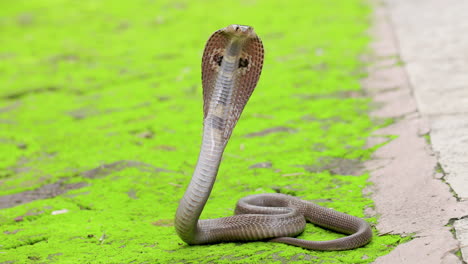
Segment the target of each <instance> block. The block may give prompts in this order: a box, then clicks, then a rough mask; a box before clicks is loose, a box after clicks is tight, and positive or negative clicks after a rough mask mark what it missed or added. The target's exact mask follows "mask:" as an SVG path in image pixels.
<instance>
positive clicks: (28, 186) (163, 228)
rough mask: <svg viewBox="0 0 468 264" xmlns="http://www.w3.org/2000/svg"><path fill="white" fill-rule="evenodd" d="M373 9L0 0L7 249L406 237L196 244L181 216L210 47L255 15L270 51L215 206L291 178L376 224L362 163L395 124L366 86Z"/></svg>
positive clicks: (370, 250) (64, 258)
mask: <svg viewBox="0 0 468 264" xmlns="http://www.w3.org/2000/svg"><path fill="white" fill-rule="evenodd" d="M228 8H229V12H226V11H225V10H227V9H228ZM370 11H371V10H370V8H369V7H368V6H367V5H364V4H363V2H362V1H358V0H342V1H333V2H331V1H328V0H322V1H313V2H310V1H294V2H290V3H289V2H288V3H286V2H283V1H241V2H240V4H239V5H233V3H232V1H209V2H208V1H206V2H204V3H203V4H195V2H191V1H178V2H173V1H149V0H147V1H133V2H131V3H130V2H128V3H127V4H126V5H124V4H116V3H115V1H99V2H97V1H79V2H77V1H65V0H41V1H39V0H35V1H34V0H29V1H15V2H9V3H8V4H6V3H2V4H0V31H1V32H2V33H1V34H0V43H1V45H0V143H1V145H0V208H2V209H1V211H0V231H1V232H0V263H29V262H37V263H55V262H56V263H130V262H132V263H133V262H134V263H192V262H195V263H224V262H225V263H256V262H262V263H264V262H269V263H275V262H276V263H301V262H308V263H370V262H372V261H373V260H374V259H376V258H377V257H378V256H381V255H384V254H387V253H388V252H390V251H391V250H392V248H394V246H396V245H397V244H398V243H400V242H401V241H402V239H401V238H400V237H399V236H393V235H385V234H383V235H377V233H376V235H375V237H374V240H373V241H372V242H371V243H370V244H369V245H367V246H366V247H364V248H360V249H356V250H352V251H342V252H315V251H308V250H303V249H300V248H296V247H291V246H286V245H281V244H273V243H264V242H254V243H225V244H219V245H207V246H194V247H189V246H187V245H185V244H184V243H182V241H181V240H180V239H179V238H178V237H177V235H176V234H175V230H174V227H173V226H172V222H173V217H174V213H175V210H176V207H177V204H178V199H180V197H181V196H182V194H183V191H184V188H185V186H186V185H187V183H188V180H189V178H190V176H191V173H192V170H193V167H194V164H195V162H196V158H197V155H198V148H199V144H200V140H201V124H202V101H201V85H200V58H201V53H202V50H203V47H204V44H205V41H206V40H207V39H208V37H209V35H210V34H211V33H212V32H213V31H214V30H217V29H219V28H221V27H224V26H226V25H229V24H232V23H239V24H248V25H252V26H254V27H255V28H256V31H257V33H258V34H259V36H260V37H261V38H262V39H263V41H264V45H265V50H266V57H265V66H264V72H263V74H262V77H261V79H260V82H259V85H258V87H257V89H256V91H255V92H254V94H253V97H252V98H251V100H250V102H249V104H248V105H247V107H246V110H245V112H244V114H243V116H242V117H241V120H240V122H239V123H238V125H237V127H236V129H235V131H234V133H233V136H232V138H231V141H230V143H229V145H228V148H227V149H226V152H225V155H224V160H223V163H222V165H221V169H220V172H219V175H218V180H217V183H216V185H215V188H214V191H213V194H212V196H211V198H210V200H209V202H208V206H207V207H206V208H205V211H204V213H203V214H202V218H212V217H222V216H227V215H231V214H232V211H233V207H234V205H235V202H236V201H237V199H238V198H240V197H243V196H245V195H248V194H253V193H264V192H282V193H288V194H293V195H296V196H299V197H302V198H304V199H308V200H314V201H316V202H318V203H319V204H321V205H325V206H328V207H331V208H335V209H337V210H339V211H343V212H347V213H350V214H353V215H356V216H359V217H364V218H366V220H367V221H369V222H370V223H372V224H374V223H375V222H376V219H375V218H369V217H366V216H365V215H364V214H363V212H364V209H365V208H369V207H373V202H372V201H371V200H370V199H369V198H367V197H364V196H363V195H362V189H363V188H364V187H366V186H367V185H368V182H367V179H368V174H367V173H364V172H363V171H364V170H363V169H362V166H361V163H362V162H363V161H364V160H366V159H368V158H369V157H370V156H371V154H372V152H373V151H374V150H375V148H377V146H374V147H372V148H368V147H366V139H367V137H368V136H369V135H370V133H371V132H372V131H373V130H375V129H376V128H377V127H379V126H381V125H383V124H387V123H388V122H387V121H385V120H371V119H370V118H369V116H368V110H369V105H370V101H369V99H367V98H366V97H365V96H364V93H363V92H362V90H361V87H360V84H359V80H360V79H361V78H362V77H363V76H364V75H365V74H364V72H363V66H364V65H362V63H361V62H360V61H361V60H360V59H359V58H360V55H362V54H363V53H366V52H367V50H366V47H367V45H368V42H369V37H368V35H367V32H366V30H367V28H368V26H369V13H370ZM207 14H209V15H207ZM390 138H391V137H389V139H390ZM339 236H341V235H338V234H333V233H330V232H327V231H324V230H322V229H319V228H315V227H313V226H312V225H308V227H307V229H306V231H305V232H304V234H303V235H301V237H302V238H305V239H316V240H319V239H330V238H335V237H339Z"/></svg>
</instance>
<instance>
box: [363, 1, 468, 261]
mask: <svg viewBox="0 0 468 264" xmlns="http://www.w3.org/2000/svg"><path fill="white" fill-rule="evenodd" d="M388 2H391V3H390V6H391V8H388V9H386V8H385V7H382V6H379V7H378V8H377V10H376V12H375V19H376V23H375V27H374V29H373V31H372V33H373V35H374V36H375V43H373V44H372V47H373V48H374V51H375V56H374V60H373V61H377V63H374V66H373V67H371V68H370V69H369V72H370V75H369V78H368V79H367V80H365V81H364V85H365V87H366V89H367V91H369V93H371V94H372V97H373V98H374V101H376V102H378V104H381V105H382V106H381V107H380V108H378V109H376V110H375V111H373V115H375V116H378V117H394V118H395V120H396V122H395V123H394V124H393V125H391V126H388V127H386V128H383V129H380V130H378V131H376V132H375V133H374V134H375V137H378V136H381V137H388V136H397V137H396V139H394V140H392V141H391V142H389V143H388V144H386V145H385V146H383V147H381V148H379V149H378V150H377V151H376V153H375V155H374V159H373V160H372V161H370V162H369V163H368V164H367V168H368V169H369V171H370V172H371V178H370V180H371V181H372V182H373V183H374V186H373V187H371V190H370V191H371V192H372V198H373V200H374V201H375V205H376V206H375V212H372V211H369V213H370V214H372V213H376V214H378V215H379V216H380V217H379V222H378V224H377V229H378V230H379V232H380V233H396V234H402V235H405V234H408V235H409V234H411V235H412V236H413V239H412V240H411V241H410V242H408V243H405V244H403V245H400V246H398V247H397V248H396V249H395V250H394V251H392V252H391V253H390V254H389V255H387V256H384V257H381V258H379V259H377V260H376V262H375V263H392V264H394V263H411V264H413V263H425V264H426V263H429V264H430V263H434V264H436V263H437V264H439V263H451V264H453V263H462V262H463V261H462V260H461V259H460V258H459V257H458V256H457V255H456V254H455V253H456V252H457V250H458V249H459V248H460V246H463V243H464V242H462V245H460V242H459V241H458V240H457V239H456V238H455V237H454V236H453V234H452V233H451V230H450V229H451V226H450V225H449V223H451V222H452V221H451V219H458V218H461V217H463V216H465V215H468V202H466V201H465V202H463V201H457V199H456V197H454V196H453V194H452V193H451V189H450V186H449V185H447V184H446V183H445V182H444V180H446V179H447V178H448V175H445V174H443V173H441V172H438V171H437V166H438V162H440V160H439V155H440V153H439V152H434V151H433V148H434V149H435V146H437V147H438V146H439V145H442V146H444V144H445V141H446V140H447V138H446V137H445V134H444V133H445V131H444V130H445V129H444V123H443V119H441V118H442V117H443V115H442V114H441V113H440V111H442V110H443V111H445V112H444V113H445V114H449V115H451V114H454V113H459V111H461V110H460V109H463V106H462V105H460V104H456V105H455V106H453V107H452V108H448V107H447V106H448V105H450V104H449V103H450V101H448V100H450V99H448V98H447V99H446V101H445V106H446V107H444V104H443V103H440V104H438V105H437V103H436V102H432V104H431V103H430V102H429V101H428V98H429V100H432V99H437V98H440V97H441V96H442V95H445V93H444V92H443V93H441V94H442V95H439V96H436V95H434V94H431V92H432V93H435V92H437V89H436V88H437V85H440V86H441V87H445V83H444V82H443V81H441V80H442V79H440V78H443V77H444V75H443V74H442V73H439V71H438V68H437V67H438V66H433V70H432V72H431V73H429V74H433V75H434V76H431V77H428V78H429V79H425V78H424V75H427V74H428V72H427V69H426V68H425V67H424V65H425V64H424V62H422V61H418V58H419V57H417V56H413V55H412V54H413V53H412V52H413V51H414V50H410V49H409V48H408V47H411V49H416V50H417V48H416V47H418V45H420V46H421V47H423V46H424V45H423V44H422V43H418V44H417V45H416V44H414V43H411V42H410V41H407V42H406V44H401V43H402V41H401V40H400V38H403V37H405V35H401V32H404V33H405V34H410V32H411V33H412V34H415V32H417V27H416V23H418V19H417V18H413V17H415V16H416V17H417V16H419V15H421V16H423V18H421V20H423V21H424V20H430V16H426V13H424V12H417V10H414V9H412V8H416V7H418V5H417V4H419V5H423V4H424V3H427V2H434V1H424V2H423V1H408V2H406V1H397V0H395V1H391V0H389V1H388ZM409 2H411V3H409ZM436 2H437V1H436ZM408 10H411V12H410V11H408ZM388 11H390V12H389V13H387V12H388ZM393 12H396V13H397V14H398V15H404V16H405V17H404V18H400V17H398V16H397V15H396V14H394V13H393ZM408 16H410V17H408ZM395 21H397V23H399V24H398V25H399V26H400V27H405V28H398V27H399V26H397V25H396V22H395ZM405 21H406V22H405ZM408 21H409V22H411V24H407V23H409V22H408ZM392 22H395V23H392ZM394 33H396V34H394ZM384 42H385V43H384ZM399 44H401V45H400V47H401V50H402V51H401V52H399V49H398V45H399ZM391 45H393V47H392V46H391ZM403 45H406V48H403ZM403 49H405V52H406V53H404V52H403ZM421 50H423V49H421ZM422 52H428V51H427V50H425V49H424V50H423V51H422ZM405 54H410V55H411V56H413V57H406V55H405ZM418 55H419V54H418ZM421 56H423V55H421ZM388 57H390V58H400V57H401V58H402V59H403V62H404V63H403V66H402V64H401V63H395V64H394V65H393V66H386V67H379V65H381V64H382V63H381V62H379V61H381V60H387V59H388ZM434 59H436V58H434ZM437 60H440V58H437ZM383 64H385V65H387V64H386V63H383ZM439 67H442V69H444V68H443V67H444V66H439ZM451 67H452V69H453V67H457V65H454V64H447V66H446V68H447V69H450V68H451ZM427 68H428V69H431V68H430V67H427ZM434 72H437V73H439V75H437V74H436V73H434ZM445 73H446V74H447V73H450V70H447V71H445ZM418 74H419V75H418ZM436 75H437V76H436ZM457 78H458V79H457ZM457 78H455V80H454V83H453V86H452V87H461V86H462V85H463V78H464V77H463V76H462V75H461V74H460V75H459V76H458V77H457ZM456 80H458V81H459V82H460V83H459V84H460V85H458V86H457V85H455V83H456ZM467 83H468V82H467ZM415 85H418V87H417V88H416V86H415ZM423 88H425V89H423ZM423 91H426V93H423ZM427 91H429V92H427ZM457 92H460V93H461V94H458V96H464V93H463V91H457ZM415 97H416V99H417V100H415ZM416 101H417V102H416ZM458 101H459V100H458ZM434 104H435V105H436V107H434V108H435V109H439V110H438V111H439V112H437V113H439V114H438V115H429V114H427V113H426V112H423V111H422V110H421V108H422V107H421V106H422V105H425V106H427V107H426V108H425V110H424V111H428V110H427V109H429V110H432V109H433V108H431V106H432V105H434ZM437 118H439V119H438V121H434V120H436V119H437ZM444 120H445V119H444ZM445 122H456V118H455V119H454V120H452V119H450V120H445ZM437 124H438V125H437ZM445 124H447V123H445ZM454 125H455V124H452V123H451V127H452V128H453V127H454ZM460 126H461V127H464V125H460ZM460 126H457V127H456V129H459V128H460ZM431 128H432V129H433V131H431ZM430 131H431V138H432V139H433V141H434V140H435V141H436V142H437V143H434V145H433V146H431V145H430V144H429V142H428V141H427V140H426V138H425V135H427V134H429V132H430ZM435 131H437V132H435ZM461 133H462V132H461ZM451 135H452V136H453V137H458V136H459V135H458V134H456V135H455V134H454V133H453V132H452V134H451ZM467 135H468V134H467ZM434 137H435V138H434ZM458 138H460V137H458ZM462 140H463V138H462ZM438 148H439V147H438ZM451 149H453V147H452V148H451ZM437 154H439V155H437ZM449 164H450V163H449ZM456 165H459V164H458V163H457V164H456ZM442 166H443V168H444V171H445V170H450V169H452V168H454V167H455V168H458V167H457V166H455V165H450V166H446V165H442ZM446 167H447V168H446Z"/></svg>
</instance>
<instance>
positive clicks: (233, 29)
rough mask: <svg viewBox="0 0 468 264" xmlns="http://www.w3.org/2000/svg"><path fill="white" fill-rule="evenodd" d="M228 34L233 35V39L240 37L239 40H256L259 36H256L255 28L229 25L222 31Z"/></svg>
mask: <svg viewBox="0 0 468 264" xmlns="http://www.w3.org/2000/svg"><path fill="white" fill-rule="evenodd" d="M222 30H223V31H224V32H225V33H226V34H229V35H231V36H232V37H238V38H255V37H257V34H255V31H254V29H253V27H251V26H244V25H237V24H233V25H229V26H227V27H225V28H224V29H222Z"/></svg>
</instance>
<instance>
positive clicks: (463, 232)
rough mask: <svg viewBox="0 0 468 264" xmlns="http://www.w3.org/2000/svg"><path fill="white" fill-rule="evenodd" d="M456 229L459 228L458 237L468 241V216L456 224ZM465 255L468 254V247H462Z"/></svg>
mask: <svg viewBox="0 0 468 264" xmlns="http://www.w3.org/2000/svg"><path fill="white" fill-rule="evenodd" d="M454 227H455V229H456V230H457V238H458V239H459V240H460V241H468V218H464V219H461V220H458V221H456V222H455V224H454ZM461 251H462V254H463V256H468V247H467V246H465V247H462V248H461Z"/></svg>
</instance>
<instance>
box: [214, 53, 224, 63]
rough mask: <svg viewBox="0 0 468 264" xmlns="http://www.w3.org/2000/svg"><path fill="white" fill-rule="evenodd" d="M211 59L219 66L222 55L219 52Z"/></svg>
mask: <svg viewBox="0 0 468 264" xmlns="http://www.w3.org/2000/svg"><path fill="white" fill-rule="evenodd" d="M213 60H214V62H215V63H216V64H218V66H221V62H222V61H223V56H222V55H220V54H215V55H213Z"/></svg>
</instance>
